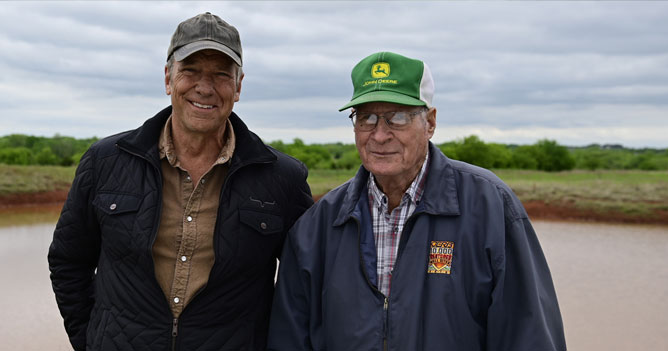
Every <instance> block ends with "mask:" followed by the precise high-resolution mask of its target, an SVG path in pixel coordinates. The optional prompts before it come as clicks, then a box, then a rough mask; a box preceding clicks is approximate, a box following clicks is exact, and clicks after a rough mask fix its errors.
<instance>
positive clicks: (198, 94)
mask: <svg viewBox="0 0 668 351" xmlns="http://www.w3.org/2000/svg"><path fill="white" fill-rule="evenodd" d="M238 72H240V71H239V70H238V67H237V66H236V64H235V63H234V61H232V59H230V58H229V57H228V56H227V55H225V54H223V53H221V52H219V51H216V50H202V51H198V52H196V53H194V54H192V55H190V56H188V57H186V58H185V59H183V61H177V62H174V63H173V67H171V69H170V68H168V67H166V68H165V89H166V92H167V95H171V98H172V123H173V124H172V127H173V128H178V129H179V130H181V131H183V132H185V133H191V134H192V133H195V134H201V135H208V134H212V135H222V132H223V131H224V130H225V123H226V120H227V118H228V117H229V116H230V113H232V108H233V107H234V103H235V102H237V101H239V95H240V93H241V80H242V79H243V75H242V76H241V77H237V74H238Z"/></svg>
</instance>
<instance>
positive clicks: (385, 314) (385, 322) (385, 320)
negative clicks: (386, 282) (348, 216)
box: [352, 217, 390, 350]
mask: <svg viewBox="0 0 668 351" xmlns="http://www.w3.org/2000/svg"><path fill="white" fill-rule="evenodd" d="M352 218H353V219H354V220H355V222H356V223H357V252H358V254H359V259H360V264H361V265H362V273H363V274H364V279H365V280H366V283H367V285H369V287H370V288H371V290H373V291H374V292H376V294H377V295H380V296H382V297H383V350H387V329H388V328H387V325H388V322H389V321H388V310H389V306H390V298H389V297H387V296H385V294H383V292H382V291H380V290H378V288H377V287H375V286H374V285H373V284H371V280H369V275H368V274H367V273H366V268H365V267H364V257H362V250H361V246H360V244H361V240H362V233H361V230H360V227H361V225H360V221H359V219H357V218H355V217H352Z"/></svg>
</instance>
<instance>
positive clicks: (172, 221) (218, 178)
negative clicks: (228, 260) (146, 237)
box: [153, 117, 235, 318]
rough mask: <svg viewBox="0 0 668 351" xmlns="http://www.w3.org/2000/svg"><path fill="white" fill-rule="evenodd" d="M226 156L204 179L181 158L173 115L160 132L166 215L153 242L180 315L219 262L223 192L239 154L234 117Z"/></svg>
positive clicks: (158, 271) (165, 287)
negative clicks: (217, 231)
mask: <svg viewBox="0 0 668 351" xmlns="http://www.w3.org/2000/svg"><path fill="white" fill-rule="evenodd" d="M224 140H226V142H225V144H224V145H223V148H222V149H221V151H220V155H219V156H218V159H217V160H216V162H215V163H214V164H213V165H211V168H209V170H208V171H207V172H205V173H204V175H203V176H202V179H201V180H200V181H199V182H198V183H193V179H191V178H190V176H189V175H188V172H186V171H185V170H184V169H183V168H181V164H180V162H179V160H178V159H177V158H176V152H175V150H174V142H173V139H172V117H169V119H168V120H167V123H166V124H165V127H164V128H163V131H162V134H161V135H160V140H159V144H158V145H159V148H160V159H161V161H160V166H161V169H162V180H163V186H162V213H161V217H160V226H159V228H158V235H157V237H156V239H155V243H154V244H153V261H154V263H155V276H156V279H157V280H158V283H159V284H160V287H161V288H162V291H163V292H164V293H165V296H166V297H167V301H168V302H169V304H170V308H171V310H172V313H173V314H174V317H175V318H178V317H179V315H180V314H181V312H182V311H183V308H184V307H185V306H186V305H187V304H188V303H189V302H190V301H191V300H192V298H193V297H194V296H195V294H197V292H198V291H199V290H200V289H202V288H203V287H204V286H205V285H206V283H207V281H208V280H209V273H210V272H211V267H213V262H214V250H213V231H214V226H215V224H216V216H217V212H218V205H219V202H220V191H221V189H222V186H223V182H224V181H225V177H226V175H227V171H228V168H229V160H230V159H231V158H232V154H233V153H234V145H235V138H234V131H233V130H232V123H231V122H230V121H229V120H228V121H227V127H226V129H225V135H224Z"/></svg>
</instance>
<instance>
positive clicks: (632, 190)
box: [0, 165, 668, 217]
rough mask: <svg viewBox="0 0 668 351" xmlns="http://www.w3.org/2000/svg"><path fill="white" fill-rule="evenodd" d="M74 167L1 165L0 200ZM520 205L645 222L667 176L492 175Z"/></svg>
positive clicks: (663, 199) (326, 186)
mask: <svg viewBox="0 0 668 351" xmlns="http://www.w3.org/2000/svg"><path fill="white" fill-rule="evenodd" d="M74 171H75V168H74V167H53V166H5V165H0V198H1V197H2V196H7V195H11V194H26V193H35V192H44V191H51V190H67V189H68V187H69V185H70V183H71V181H72V178H73V177H74ZM356 171H357V170H311V171H309V178H308V182H309V184H310V186H311V192H312V193H313V194H314V195H321V194H324V193H326V192H327V191H329V190H331V189H334V188H336V187H337V186H339V185H341V184H342V183H343V182H345V181H346V180H348V179H349V178H350V177H352V176H354V175H355V173H356ZM495 173H496V174H497V175H498V176H499V177H500V178H501V179H503V180H504V181H505V182H506V183H508V185H510V187H511V188H512V189H513V191H515V193H516V194H517V195H518V197H519V198H520V199H521V200H522V202H525V203H526V202H530V201H539V202H543V203H545V204H548V205H556V206H562V207H568V208H575V209H581V210H588V211H595V212H600V213H610V212H611V213H621V214H625V215H631V216H638V217H643V216H647V215H652V214H656V213H657V212H659V213H661V211H663V212H664V213H666V212H667V211H668V172H665V171H639V170H632V171H570V172H556V173H548V172H541V171H527V170H496V171H495Z"/></svg>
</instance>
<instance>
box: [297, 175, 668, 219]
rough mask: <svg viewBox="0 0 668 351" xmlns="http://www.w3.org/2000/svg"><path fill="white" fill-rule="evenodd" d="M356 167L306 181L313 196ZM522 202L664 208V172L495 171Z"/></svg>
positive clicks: (667, 197)
mask: <svg viewBox="0 0 668 351" xmlns="http://www.w3.org/2000/svg"><path fill="white" fill-rule="evenodd" d="M356 171H357V170H312V171H310V172H309V178H308V182H309V185H310V186H311V192H312V193H313V194H314V195H319V194H324V193H326V192H327V191H329V190H331V189H334V188H336V187H337V186H339V185H340V184H342V183H343V182H345V181H346V180H348V179H349V178H350V177H352V176H354V175H355V172H356ZM494 173H496V174H497V175H498V176H499V178H501V179H502V180H503V181H504V182H506V183H507V184H508V185H509V186H510V187H511V188H512V189H513V191H514V192H515V193H516V194H517V196H518V197H519V198H520V200H522V201H523V202H525V201H543V202H545V203H548V204H553V205H562V206H567V207H574V208H578V209H583V210H591V211H595V212H602V213H605V212H617V213H624V214H629V215H634V216H640V217H642V216H645V215H650V214H651V213H653V212H654V211H656V210H662V211H668V172H665V171H640V170H630V171H580V170H577V171H570V172H553V173H550V172H542V171H529V170H506V169H504V170H495V171H494Z"/></svg>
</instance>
